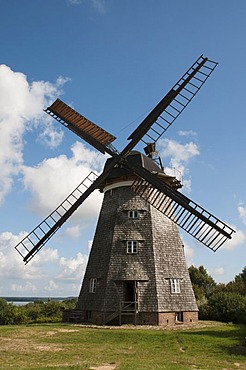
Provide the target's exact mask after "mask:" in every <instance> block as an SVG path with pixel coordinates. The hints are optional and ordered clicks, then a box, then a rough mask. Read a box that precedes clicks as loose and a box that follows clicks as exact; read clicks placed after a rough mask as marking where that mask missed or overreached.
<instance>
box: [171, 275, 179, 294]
mask: <svg viewBox="0 0 246 370" xmlns="http://www.w3.org/2000/svg"><path fill="white" fill-rule="evenodd" d="M170 286H171V293H173V294H179V293H180V279H170Z"/></svg>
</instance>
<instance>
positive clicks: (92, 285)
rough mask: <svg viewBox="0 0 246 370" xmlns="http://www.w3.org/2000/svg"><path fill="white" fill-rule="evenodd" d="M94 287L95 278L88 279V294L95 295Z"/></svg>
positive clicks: (95, 283)
mask: <svg viewBox="0 0 246 370" xmlns="http://www.w3.org/2000/svg"><path fill="white" fill-rule="evenodd" d="M96 285H97V279H96V278H91V279H90V285H89V293H95V291H96Z"/></svg>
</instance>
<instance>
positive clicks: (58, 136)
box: [38, 122, 64, 149]
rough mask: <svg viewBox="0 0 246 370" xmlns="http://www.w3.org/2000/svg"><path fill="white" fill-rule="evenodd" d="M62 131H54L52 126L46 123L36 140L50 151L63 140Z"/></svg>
mask: <svg viewBox="0 0 246 370" xmlns="http://www.w3.org/2000/svg"><path fill="white" fill-rule="evenodd" d="M63 136H64V133H63V131H57V130H55V129H54V127H53V124H49V123H48V122H47V126H46V127H45V128H44V129H43V131H42V133H41V134H40V135H39V137H38V140H39V141H40V142H42V143H44V144H45V145H47V146H48V147H49V148H51V149H55V148H57V147H58V146H59V145H60V144H61V142H62V139H63Z"/></svg>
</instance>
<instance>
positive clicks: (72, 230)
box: [64, 225, 81, 239]
mask: <svg viewBox="0 0 246 370" xmlns="http://www.w3.org/2000/svg"><path fill="white" fill-rule="evenodd" d="M64 234H65V235H68V236H69V237H70V238H72V239H78V238H79V237H80V234H81V227H80V226H79V225H74V226H70V227H67V228H66V230H65V231H64Z"/></svg>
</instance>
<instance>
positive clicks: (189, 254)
mask: <svg viewBox="0 0 246 370" xmlns="http://www.w3.org/2000/svg"><path fill="white" fill-rule="evenodd" d="M184 252H185V258H186V264H187V266H191V265H193V261H194V249H193V248H191V247H190V246H189V245H188V244H187V243H184Z"/></svg>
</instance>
